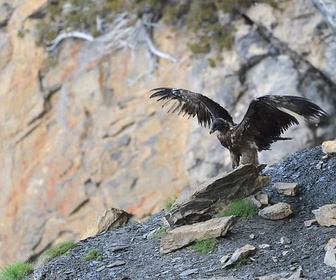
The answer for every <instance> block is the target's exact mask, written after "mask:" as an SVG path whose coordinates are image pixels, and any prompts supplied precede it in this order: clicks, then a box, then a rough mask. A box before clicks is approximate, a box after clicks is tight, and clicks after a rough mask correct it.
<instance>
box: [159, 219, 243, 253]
mask: <svg viewBox="0 0 336 280" xmlns="http://www.w3.org/2000/svg"><path fill="white" fill-rule="evenodd" d="M236 222H237V217H236V216H228V217H223V218H213V219H210V220H208V221H205V222H200V223H196V224H193V225H185V226H180V227H178V228H175V229H172V230H169V231H168V232H167V233H166V235H164V236H163V237H162V239H161V244H160V253H162V254H167V253H169V252H172V251H175V250H177V249H180V248H182V247H184V246H187V245H189V244H190V243H192V242H194V241H196V240H205V239H208V238H214V237H220V236H224V235H225V234H226V233H227V232H228V231H230V230H231V229H232V227H233V226H234V225H235V224H236Z"/></svg>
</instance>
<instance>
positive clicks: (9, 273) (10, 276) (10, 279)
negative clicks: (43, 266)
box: [0, 262, 34, 280]
mask: <svg viewBox="0 0 336 280" xmlns="http://www.w3.org/2000/svg"><path fill="white" fill-rule="evenodd" d="M33 271H34V266H33V265H32V264H30V263H26V262H17V263H14V264H10V265H8V266H6V267H4V268H3V269H2V270H1V272H0V280H21V279H23V278H24V277H25V276H27V275H28V274H30V273H32V272H33Z"/></svg>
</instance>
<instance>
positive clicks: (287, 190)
mask: <svg viewBox="0 0 336 280" xmlns="http://www.w3.org/2000/svg"><path fill="white" fill-rule="evenodd" d="M273 187H274V189H275V190H276V191H277V192H278V193H280V194H284V195H288V196H296V195H297V194H298V193H299V184H298V183H280V182H279V183H275V184H274V186H273Z"/></svg>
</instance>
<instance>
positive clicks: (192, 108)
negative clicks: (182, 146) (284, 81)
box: [150, 87, 327, 168]
mask: <svg viewBox="0 0 336 280" xmlns="http://www.w3.org/2000/svg"><path fill="white" fill-rule="evenodd" d="M151 92H152V94H151V96H150V98H153V97H157V98H158V101H166V102H165V103H164V104H163V105H162V107H164V106H165V105H167V104H169V103H170V102H171V101H173V102H174V104H172V106H171V107H170V109H169V111H168V112H177V113H178V114H181V113H183V115H188V116H189V117H195V116H196V117H197V119H198V123H199V124H200V125H202V126H205V127H209V128H210V134H212V133H213V132H215V131H217V132H218V133H217V138H218V140H219V141H220V142H221V144H222V145H223V146H224V147H225V148H227V149H229V151H230V156H231V162H232V167H233V168H236V167H237V166H238V165H239V163H240V158H241V164H253V165H254V166H258V164H259V162H258V151H262V150H269V149H270V147H271V144H272V143H274V142H276V141H278V140H290V139H291V138H284V137H281V134H282V133H283V132H285V131H286V130H287V129H288V128H289V127H290V126H292V125H295V124H296V125H297V124H299V122H298V120H297V118H296V117H295V114H296V115H300V116H302V117H303V118H304V119H305V120H310V119H314V118H324V117H327V113H326V112H325V111H324V110H323V109H321V108H320V107H319V106H317V105H316V104H314V103H313V102H311V101H310V100H309V99H306V98H303V97H298V96H289V95H287V96H280V95H265V96H261V97H258V98H255V99H253V100H252V101H251V103H250V105H249V107H248V109H247V112H246V114H245V116H244V117H243V119H242V121H241V122H240V123H238V124H236V123H235V122H234V121H233V119H232V117H231V115H230V114H229V112H228V111H227V110H226V109H224V108H223V107H222V106H221V105H219V104H218V103H217V102H215V101H213V100H211V99H210V98H208V97H206V96H204V95H202V94H200V93H196V92H192V91H189V90H186V89H179V88H164V87H162V88H155V89H152V90H151Z"/></svg>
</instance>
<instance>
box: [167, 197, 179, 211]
mask: <svg viewBox="0 0 336 280" xmlns="http://www.w3.org/2000/svg"><path fill="white" fill-rule="evenodd" d="M176 199H177V195H173V196H172V197H170V198H169V199H168V200H167V201H166V202H165V205H164V209H165V210H166V211H167V212H169V211H170V209H171V208H172V207H173V205H174V203H175V201H176Z"/></svg>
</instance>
